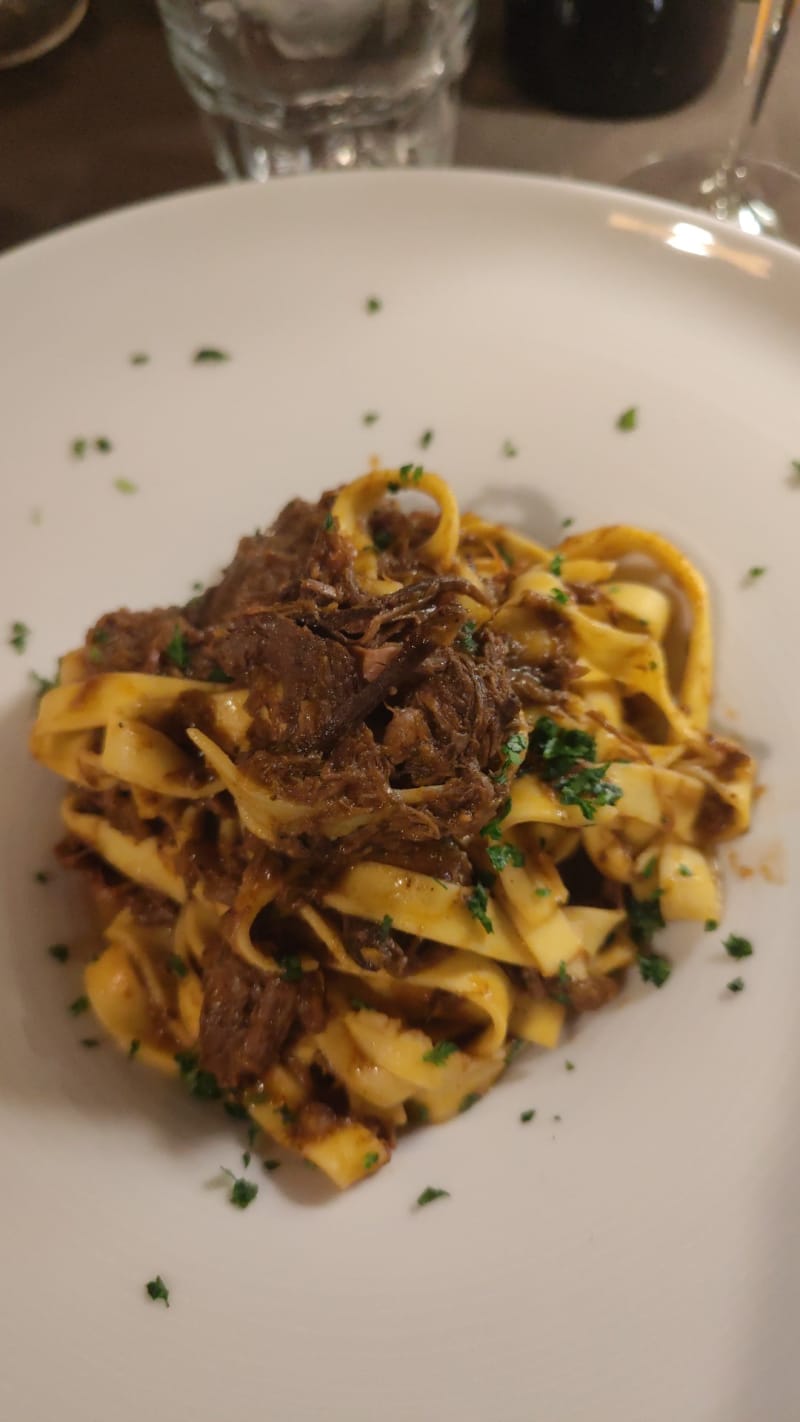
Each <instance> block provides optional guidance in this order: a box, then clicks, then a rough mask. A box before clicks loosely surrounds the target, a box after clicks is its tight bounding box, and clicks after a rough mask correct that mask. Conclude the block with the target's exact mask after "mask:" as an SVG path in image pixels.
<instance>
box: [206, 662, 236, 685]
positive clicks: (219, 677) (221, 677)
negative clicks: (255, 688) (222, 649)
mask: <svg viewBox="0 0 800 1422" xmlns="http://www.w3.org/2000/svg"><path fill="white" fill-rule="evenodd" d="M208 680H209V681H219V682H231V681H235V680H236V678H235V677H233V676H228V673H227V672H224V671H223V670H222V667H220V666H217V664H216V662H215V663H214V666H213V667H212V668H211V671H210V672H209V673H208Z"/></svg>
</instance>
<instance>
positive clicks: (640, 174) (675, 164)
mask: <svg viewBox="0 0 800 1422" xmlns="http://www.w3.org/2000/svg"><path fill="white" fill-rule="evenodd" d="M796 5H797V0H759V5H758V12H757V15H756V21H755V28H754V31H753V37H752V40H751V42H750V49H749V52H748V56H747V65H746V68H745V75H744V85H743V94H742V114H741V117H740V119H739V122H738V124H737V125H736V128H735V130H734V132H733V134H732V136H731V139H730V141H729V143H728V146H727V148H725V149H721V150H719V151H714V150H709V149H697V150H692V151H688V152H685V153H677V154H674V155H673V156H672V157H670V158H661V159H657V160H656V161H654V162H652V163H648V164H646V165H645V166H644V167H643V168H639V169H637V171H636V172H635V173H632V174H631V175H630V177H628V178H626V179H625V181H624V182H623V184H622V186H623V187H625V188H633V189H634V190H635V191H637V192H642V193H649V194H650V195H651V196H654V197H663V198H670V199H672V200H673V201H675V202H681V203H685V204H686V206H687V207H695V208H701V209H702V210H703V211H704V212H706V213H708V214H709V215H710V216H711V217H715V218H718V219H719V220H720V221H721V222H732V223H735V224H736V226H737V227H739V228H740V229H741V231H743V232H749V233H753V234H755V235H763V236H768V237H782V238H784V239H785V240H788V241H790V242H797V243H800V178H799V177H798V176H797V175H796V174H794V173H791V172H790V171H789V170H788V169H787V168H784V167H781V166H780V165H779V164H777V163H769V162H766V161H764V160H763V159H756V158H751V157H748V156H747V149H748V145H749V142H750V138H751V136H752V133H753V130H754V129H755V126H756V124H757V123H758V120H759V118H760V116H761V113H762V111H763V108H764V104H765V102H766V98H767V95H768V93H769V90H770V87H771V85H772V80H773V78H774V75H775V70H776V68H777V64H778V60H779V59H780V56H781V52H782V50H783V47H784V44H785V43H786V36H787V34H788V32H789V24H790V22H791V19H792V14H793V12H794V10H795V8H796Z"/></svg>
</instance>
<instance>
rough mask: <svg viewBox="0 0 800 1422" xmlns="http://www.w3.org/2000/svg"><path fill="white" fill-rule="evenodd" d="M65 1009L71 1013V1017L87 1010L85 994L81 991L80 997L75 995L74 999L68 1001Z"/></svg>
mask: <svg viewBox="0 0 800 1422" xmlns="http://www.w3.org/2000/svg"><path fill="white" fill-rule="evenodd" d="M67 1010H68V1012H70V1013H71V1014H72V1016H73V1017H80V1016H81V1013H83V1012H88V1011H89V999H88V997H87V996H86V994H85V993H81V995H80V997H76V998H75V1001H74V1002H71V1003H70V1005H69V1007H68V1009H67Z"/></svg>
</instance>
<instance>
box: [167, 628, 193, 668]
mask: <svg viewBox="0 0 800 1422" xmlns="http://www.w3.org/2000/svg"><path fill="white" fill-rule="evenodd" d="M164 655H165V656H167V657H169V659H170V661H171V662H172V664H173V666H176V667H178V669H179V671H186V668H187V666H188V663H189V651H188V648H187V646H186V638H185V637H184V635H183V633H182V632H181V629H180V627H179V626H178V624H177V622H176V624H175V627H174V628H173V632H172V636H171V638H170V640H169V642H168V644H167V648H166V652H165V654H164Z"/></svg>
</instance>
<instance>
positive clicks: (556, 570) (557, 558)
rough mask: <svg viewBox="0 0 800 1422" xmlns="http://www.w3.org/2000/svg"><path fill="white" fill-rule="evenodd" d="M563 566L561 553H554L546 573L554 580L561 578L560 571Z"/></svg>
mask: <svg viewBox="0 0 800 1422" xmlns="http://www.w3.org/2000/svg"><path fill="white" fill-rule="evenodd" d="M563 566H564V555H563V553H555V554H554V555H553V557H552V559H551V560H550V563H549V564H548V567H547V571H548V573H552V574H553V577H554V578H560V577H561V569H562V568H563Z"/></svg>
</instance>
